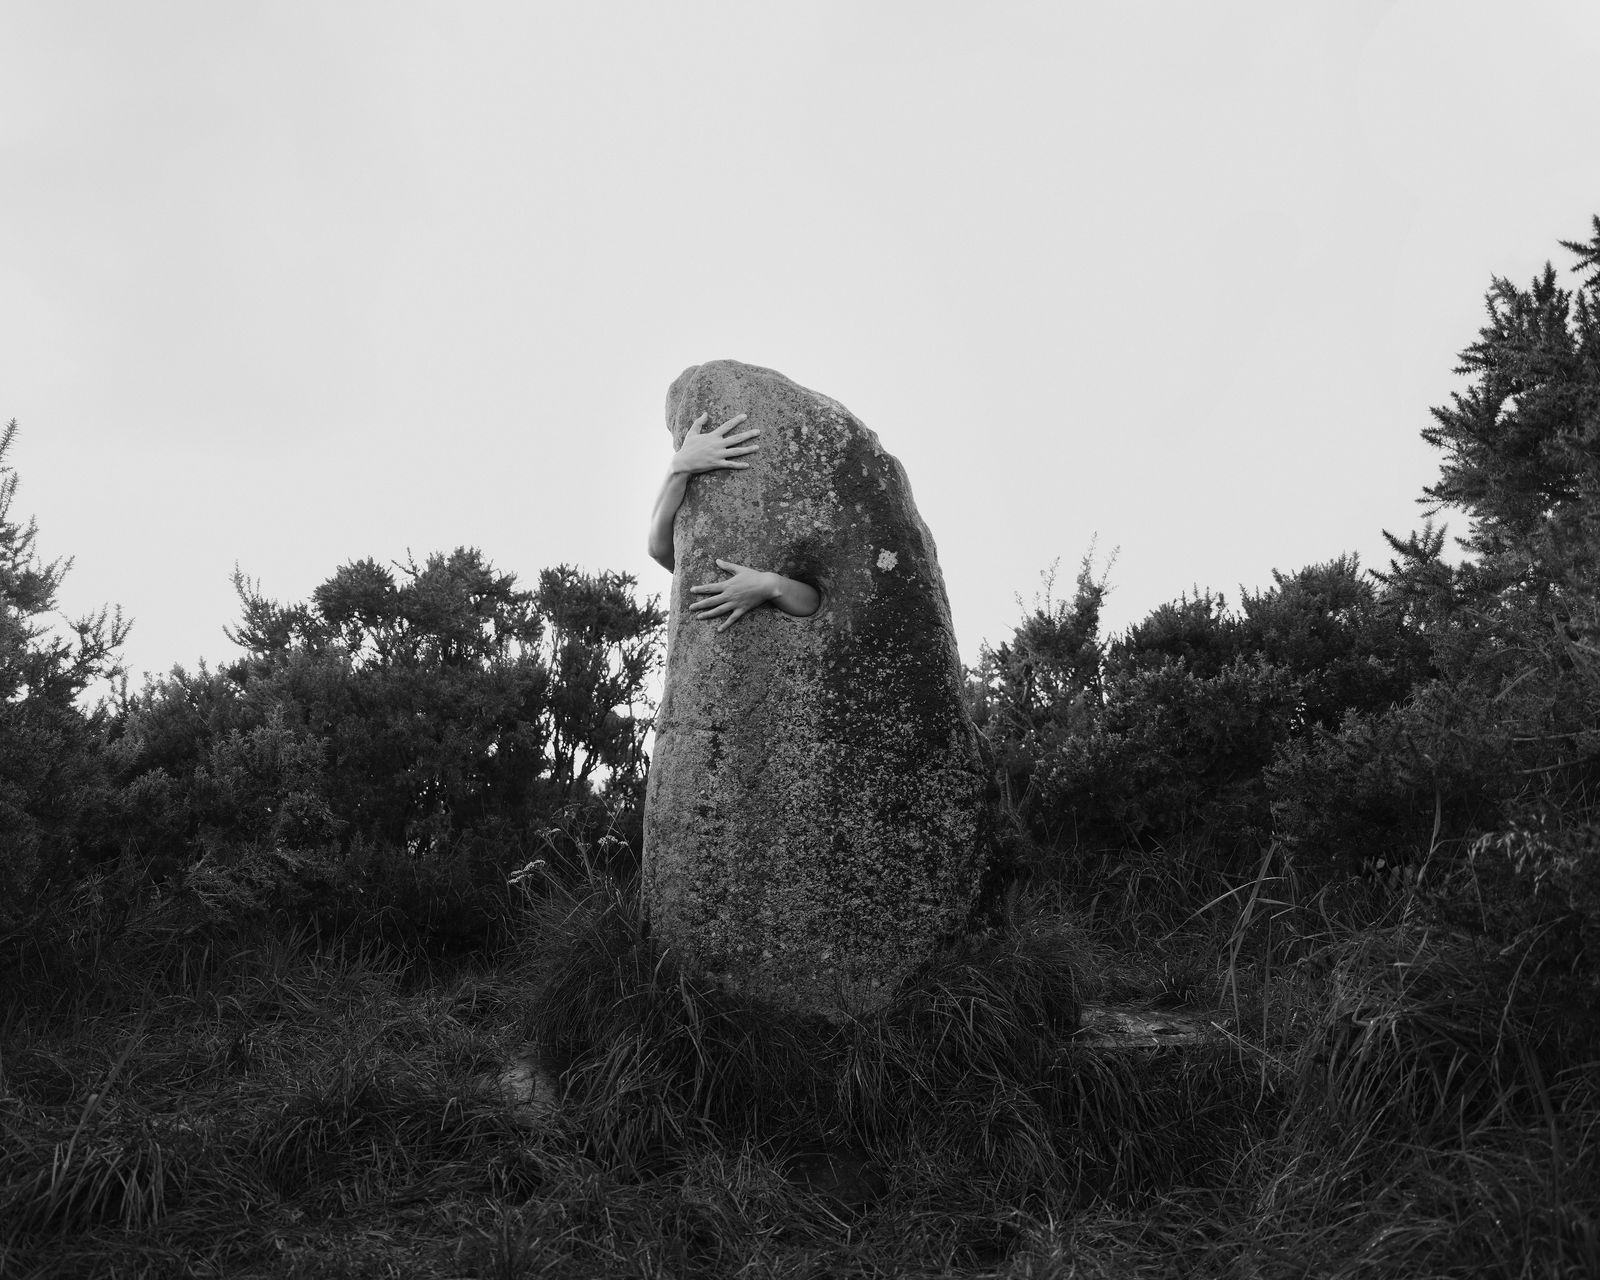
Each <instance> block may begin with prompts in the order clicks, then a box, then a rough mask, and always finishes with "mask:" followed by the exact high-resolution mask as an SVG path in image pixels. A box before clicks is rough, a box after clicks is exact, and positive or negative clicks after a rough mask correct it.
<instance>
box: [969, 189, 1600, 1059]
mask: <svg viewBox="0 0 1600 1280" xmlns="http://www.w3.org/2000/svg"><path fill="white" fill-rule="evenodd" d="M1567 247H1568V248H1569V249H1570V250H1572V251H1573V252H1574V253H1576V254H1577V256H1578V267H1577V270H1579V271H1582V272H1586V273H1587V275H1586V277H1585V279H1584V281H1583V283H1582V285H1581V286H1580V287H1579V288H1578V289H1577V290H1576V291H1567V290H1563V289H1561V288H1559V287H1558V285H1557V283H1556V277H1555V273H1554V271H1553V269H1550V268H1546V270H1545V272H1544V273H1543V275H1541V276H1540V277H1539V278H1538V279H1537V280H1535V281H1534V282H1533V283H1532V285H1531V286H1530V287H1529V288H1527V289H1519V288H1517V287H1516V286H1514V285H1512V284H1511V283H1510V282H1508V281H1505V280H1496V281H1495V282H1494V285H1493V288H1492V289H1491V291H1490V294H1489V299H1488V305H1489V323H1488V324H1487V325H1486V326H1485V327H1484V329H1483V330H1482V331H1481V333H1480V336H1479V340H1478V341H1477V342H1476V343H1474V344H1473V345H1472V346H1471V347H1470V348H1468V350H1467V351H1466V352H1465V353H1464V354H1463V363H1462V366H1461V372H1463V373H1465V374H1468V375H1470V377H1471V378H1472V383H1471V385H1470V387H1469V389H1468V390H1467V391H1466V392H1465V393H1463V394H1459V395H1457V396H1456V397H1455V398H1454V401H1453V403H1452V404H1451V405H1450V406H1448V407H1445V408H1441V409H1437V410H1435V411H1434V417H1435V424H1434V426H1432V427H1431V428H1429V429H1428V430H1427V431H1426V432H1425V433H1424V434H1425V435H1426V436H1427V438H1428V439H1429V440H1430V441H1431V442H1432V443H1434V444H1435V445H1437V446H1439V447H1440V449H1441V450H1443V452H1444V461H1443V467H1442V474H1441V478H1440V481H1439V483H1438V484H1436V485H1434V486H1433V487H1431V488H1430V489H1429V490H1428V491H1427V494H1426V499H1427V500H1428V501H1431V502H1433V503H1436V504H1439V505H1441V506H1442V505H1445V504H1448V505H1451V506H1454V507H1458V508H1461V509H1462V510H1464V511H1465V513H1466V515H1467V517H1468V518H1469V520H1470V522H1471V528H1470V533H1469V536H1468V537H1466V538H1465V539H1464V540H1463V544H1464V548H1465V550H1466V552H1467V557H1466V559H1465V560H1463V561H1462V562H1461V563H1457V564H1451V563H1449V562H1447V561H1446V560H1445V558H1444V554H1443V553H1444V549H1445V535H1444V532H1443V530H1442V529H1436V528H1434V527H1433V526H1432V525H1431V524H1429V525H1428V526H1426V527H1425V528H1424V529H1423V530H1422V531H1420V532H1418V533H1414V534H1411V535H1409V536H1408V537H1405V538H1399V537H1393V536H1391V537H1390V542H1391V544H1392V546H1393V548H1394V559H1393V560H1392V561H1391V563H1390V565H1389V566H1388V568H1387V570H1386V571H1384V572H1381V573H1365V574H1364V573H1362V572H1361V571H1360V570H1359V568H1358V566H1357V564H1356V563H1355V561H1354V559H1353V558H1351V557H1348V556H1346V557H1341V558H1339V559H1335V560H1333V561H1330V562H1328V563H1326V564H1322V565H1315V566H1312V567H1310V568H1307V569H1303V570H1301V571H1299V572H1297V573H1293V574H1278V575H1276V581H1275V583H1274V585H1273V586H1271V587H1270V588H1268V589H1267V590H1265V591H1263V592H1261V593H1259V594H1255V595H1251V594H1246V595H1245V596H1244V598H1243V599H1242V600H1241V602H1240V607H1239V609H1238V611H1237V612H1234V611H1230V610H1229V609H1228V608H1227V607H1226V604H1225V602H1224V600H1223V599H1222V597H1221V596H1218V595H1214V594H1212V593H1210V592H1199V593H1197V594H1196V595H1195V596H1193V597H1185V598H1184V599H1182V600H1179V601H1177V602H1175V603H1173V604H1170V605H1164V606H1162V607H1161V608H1159V609H1157V610H1156V611H1155V612H1154V613H1152V614H1151V615H1150V617H1149V618H1147V619H1145V620H1144V621H1143V622H1141V623H1139V624H1137V625H1135V626H1133V627H1131V628H1130V629H1129V630H1128V631H1127V633H1126V634H1124V635H1121V636H1118V637H1115V638H1113V639H1111V640H1109V641H1106V640H1104V639H1102V637H1101V635H1100V627H1099V613H1100V605H1101V601H1102V599H1103V596H1104V592H1105V584H1104V582H1103V581H1098V582H1097V581H1095V580H1094V578H1093V576H1092V574H1091V571H1090V565H1089V564H1088V562H1086V563H1085V567H1084V571H1083V572H1082V573H1081V574H1080V575H1079V578H1078V584H1077V591H1076V593H1075V596H1074V598H1073V599H1072V600H1071V601H1070V602H1060V601H1052V600H1051V599H1050V597H1049V595H1048V593H1047V595H1046V597H1045V598H1044V599H1043V600H1042V601H1041V602H1040V604H1039V605H1038V607H1036V608H1035V609H1034V610H1033V612H1032V613H1031V615H1030V616H1029V617H1027V618H1026V619H1025V620H1024V622H1023V623H1022V625H1021V626H1019V627H1018V628H1017V630H1016V633H1015V634H1014V636H1013V637H1012V638H1011V639H1010V640H1009V641H1008V642H1006V643H1005V644H1002V645H999V646H998V647H996V648H994V649H992V650H987V651H986V652H985V654H984V656H983V661H982V664H981V666H980V669H979V671H978V672H977V673H976V674H975V681H974V684H975V689H974V701H975V703H976V705H977V707H978V711H979V717H980V720H981V721H982V722H983V723H984V725H985V727H986V730H987V732H988V733H989V735H990V737H991V738H992V740H993V741H994V743H995V745H996V748H997V755H998V756H999V758H1000V759H1001V761H1002V764H1003V767H1004V769H1005V772H1006V775H1007V779H1008V781H1009V783H1010V792H1011V795H1012V797H1013V800H1014V803H1015V808H1016V812H1017V814H1018V817H1019V821H1020V823H1021V824H1022V826H1023V828H1024V829H1025V831H1026V833H1027V836H1028V837H1029V838H1030V839H1031V841H1032V842H1033V843H1034V845H1035V856H1034V859H1033V863H1034V866H1035V868H1036V869H1044V870H1049V871H1051V872H1053V873H1055V874H1059V875H1065V876H1066V877H1067V878H1068V879H1069V880H1073V879H1081V878H1082V877H1085V876H1087V877H1088V878H1089V879H1091V880H1092V879H1094V878H1095V877H1097V876H1102V875H1103V873H1104V871H1105V867H1106V863H1107V861H1108V860H1109V861H1111V862H1113V863H1119V862H1120V863H1123V864H1126V863H1127V862H1128V861H1129V859H1130V851H1132V853H1133V854H1137V853H1139V852H1141V851H1142V852H1143V853H1145V854H1151V853H1154V854H1155V855H1156V856H1157V857H1158V858H1159V859H1160V860H1161V861H1162V863H1163V864H1164V865H1165V867H1166V870H1167V872H1168V877H1167V878H1168V882H1169V887H1171V888H1172V889H1173V890H1174V891H1173V892H1172V895H1171V898H1172V901H1171V907H1172V911H1171V912H1170V913H1169V923H1170V922H1173V921H1175V920H1176V919H1179V918H1182V917H1183V916H1184V915H1186V914H1187V913H1189V912H1191V911H1193V910H1194V909H1195V908H1196V907H1197V906H1199V905H1201V904H1202V903H1204V902H1205V901H1206V898H1205V896H1204V895H1205V894H1206V893H1207V892H1208V890H1209V892H1212V893H1215V894H1223V893H1226V892H1227V891H1228V890H1229V889H1232V888H1237V887H1238V886H1239V885H1240V884H1241V883H1242V882H1244V881H1247V880H1250V879H1251V878H1253V877H1262V876H1269V875H1270V877H1271V879H1272V882H1273V888H1272V894H1271V896H1272V897H1273V898H1274V899H1283V898H1284V895H1285V894H1290V895H1294V894H1298V895H1299V899H1298V900H1300V901H1303V900H1305V899H1306V898H1309V897H1312V896H1315V895H1317V894H1318V893H1319V892H1321V893H1322V894H1323V898H1322V901H1324V902H1326V901H1327V895H1328V894H1329V893H1334V894H1336V895H1337V894H1339V893H1343V892H1344V891H1345V890H1347V889H1349V887H1350V886H1351V884H1352V882H1353V881H1358V880H1359V879H1360V878H1361V877H1362V876H1363V875H1366V876H1369V877H1370V875H1371V873H1373V872H1374V871H1383V872H1386V873H1388V875H1389V876H1390V878H1396V877H1398V878H1399V879H1401V880H1403V881H1405V882H1407V883H1409V884H1410V885H1411V886H1412V887H1413V889H1420V890H1421V891H1422V893H1423V894H1424V896H1425V897H1426V899H1427V901H1428V903H1429V905H1430V908H1431V909H1432V910H1434V911H1436V912H1437V913H1438V915H1439V917H1440V918H1441V919H1443V920H1448V921H1450V922H1451V923H1454V924H1461V925H1469V926H1470V927H1471V928H1473V929H1474V930H1476V931H1477V932H1478V933H1479V934H1480V935H1481V936H1482V937H1483V938H1484V940H1485V943H1486V945H1489V946H1492V947H1494V948H1500V949H1509V953H1511V954H1516V955H1517V956H1519V957H1522V958H1525V959H1526V960H1527V961H1528V962H1530V963H1531V964H1532V965H1533V966H1534V971H1535V972H1537V973H1539V974H1540V975H1541V976H1542V977H1543V978H1545V979H1548V980H1550V981H1552V982H1555V983H1557V985H1567V986H1569V987H1570V986H1571V985H1572V984H1573V983H1577V984H1579V985H1586V986H1587V987H1588V988H1589V991H1590V993H1591V994H1592V993H1594V992H1597V991H1600V950H1597V947H1600V933H1597V930H1600V914H1597V913H1600V220H1597V221H1596V224H1595V238H1594V240H1593V241H1591V242H1590V243H1587V244H1570V245H1568V246H1567ZM1419 882H1420V884H1419ZM1591 1029H1592V1028H1591Z"/></svg>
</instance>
